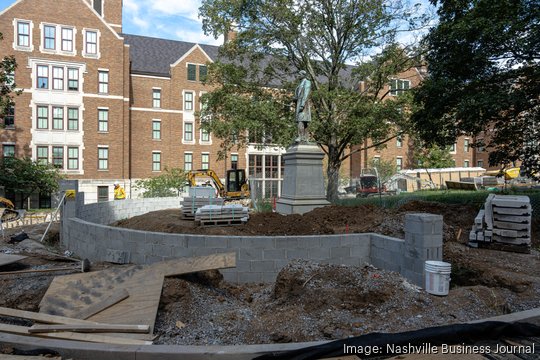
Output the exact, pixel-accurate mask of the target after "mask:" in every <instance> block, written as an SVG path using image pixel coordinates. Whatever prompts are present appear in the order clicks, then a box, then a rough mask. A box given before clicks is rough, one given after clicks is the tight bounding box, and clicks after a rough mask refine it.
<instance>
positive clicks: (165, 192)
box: [135, 168, 187, 198]
mask: <svg viewBox="0 0 540 360" xmlns="http://www.w3.org/2000/svg"><path fill="white" fill-rule="evenodd" d="M186 181H187V180H186V173H185V171H184V170H182V169H178V168H172V169H168V168H165V170H164V172H163V173H162V174H161V175H159V176H154V177H151V178H148V179H141V180H138V181H137V182H136V183H135V188H136V189H139V190H142V195H143V197H145V198H153V197H168V196H178V195H179V193H180V192H182V190H183V188H184V186H186Z"/></svg>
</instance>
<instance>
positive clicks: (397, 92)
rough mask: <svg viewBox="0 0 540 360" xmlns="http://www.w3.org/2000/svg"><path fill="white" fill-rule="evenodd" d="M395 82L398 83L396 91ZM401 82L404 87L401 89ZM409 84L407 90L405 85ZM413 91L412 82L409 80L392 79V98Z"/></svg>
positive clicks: (389, 88) (389, 91) (390, 90)
mask: <svg viewBox="0 0 540 360" xmlns="http://www.w3.org/2000/svg"><path fill="white" fill-rule="evenodd" d="M393 81H395V82H396V89H394V90H392V82H393ZM400 81H401V82H402V84H403V86H402V87H401V88H400V87H399V83H400ZM405 83H407V84H408V85H407V88H405V86H404V84H405ZM410 89H411V80H408V79H397V78H394V79H390V84H389V86H388V95H390V96H398V95H400V94H401V93H402V92H405V91H407V90H410Z"/></svg>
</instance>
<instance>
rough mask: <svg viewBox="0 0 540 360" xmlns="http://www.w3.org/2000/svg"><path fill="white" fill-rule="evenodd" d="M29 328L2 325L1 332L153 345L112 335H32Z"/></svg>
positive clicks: (108, 342) (109, 342) (61, 333)
mask: <svg viewBox="0 0 540 360" xmlns="http://www.w3.org/2000/svg"><path fill="white" fill-rule="evenodd" d="M28 329H29V328H27V327H25V326H18V325H8V324H0V331H2V332H7V333H12V334H19V335H27V336H30V335H31V336H39V337H47V338H58V339H67V340H76V341H86V342H97V343H104V344H120V345H152V342H151V341H141V340H135V339H125V338H120V337H116V336H110V335H100V334H98V335H94V334H80V333H73V332H59V333H40V334H30V333H29V332H28Z"/></svg>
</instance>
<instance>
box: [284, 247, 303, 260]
mask: <svg viewBox="0 0 540 360" xmlns="http://www.w3.org/2000/svg"><path fill="white" fill-rule="evenodd" d="M286 256H287V259H289V260H293V259H307V258H308V249H290V250H289V249H287V250H286Z"/></svg>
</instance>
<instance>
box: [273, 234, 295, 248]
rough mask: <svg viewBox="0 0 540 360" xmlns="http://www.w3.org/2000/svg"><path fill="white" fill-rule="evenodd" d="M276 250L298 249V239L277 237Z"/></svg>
mask: <svg viewBox="0 0 540 360" xmlns="http://www.w3.org/2000/svg"><path fill="white" fill-rule="evenodd" d="M274 242H275V247H276V249H291V248H297V247H298V238H295V237H285V236H284V237H275V238H274Z"/></svg>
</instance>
